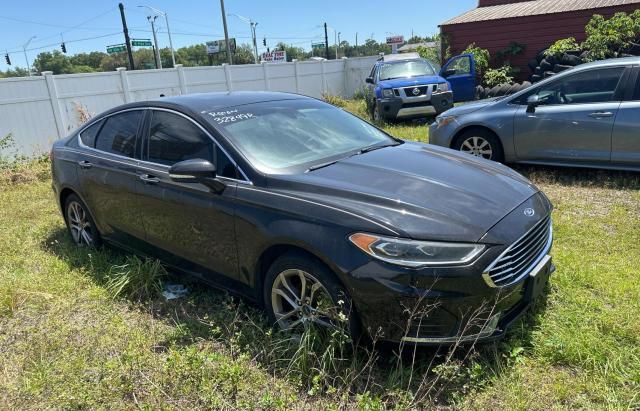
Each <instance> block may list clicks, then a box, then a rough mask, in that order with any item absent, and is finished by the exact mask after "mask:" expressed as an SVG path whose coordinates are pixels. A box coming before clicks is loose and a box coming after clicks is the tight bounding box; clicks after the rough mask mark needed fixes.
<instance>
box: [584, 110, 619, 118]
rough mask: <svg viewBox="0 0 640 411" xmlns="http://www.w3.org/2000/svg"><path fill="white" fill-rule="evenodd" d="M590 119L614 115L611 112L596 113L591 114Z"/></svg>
mask: <svg viewBox="0 0 640 411" xmlns="http://www.w3.org/2000/svg"><path fill="white" fill-rule="evenodd" d="M589 117H593V118H604V117H613V113H612V112H610V111H596V112H595V113H591V114H589Z"/></svg>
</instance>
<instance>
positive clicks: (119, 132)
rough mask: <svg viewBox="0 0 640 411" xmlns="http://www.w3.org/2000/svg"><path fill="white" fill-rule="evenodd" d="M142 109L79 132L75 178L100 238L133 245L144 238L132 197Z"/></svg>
mask: <svg viewBox="0 0 640 411" xmlns="http://www.w3.org/2000/svg"><path fill="white" fill-rule="evenodd" d="M143 115H144V110H142V109H132V110H127V111H123V112H119V113H116V114H112V115H110V116H108V117H106V118H105V119H102V120H100V121H98V122H96V123H94V124H91V125H90V126H88V127H87V128H85V129H84V130H82V131H81V132H80V146H81V147H82V148H83V149H82V150H80V151H81V153H82V154H79V157H80V158H79V162H78V177H79V181H80V191H81V195H82V198H83V200H84V202H85V203H86V204H87V206H88V207H89V210H90V211H91V213H92V215H93V217H94V219H95V221H96V224H97V225H98V228H99V229H100V232H101V234H102V236H103V237H105V238H106V239H108V240H111V241H115V242H117V243H119V244H121V245H124V246H130V247H132V248H136V247H137V245H139V244H140V243H141V242H142V241H143V239H144V235H145V233H144V229H143V227H142V225H141V223H140V216H139V214H138V213H137V210H136V209H135V207H134V202H135V199H136V187H137V181H138V180H137V178H138V177H137V174H136V169H137V166H138V160H137V159H136V152H137V151H138V150H139V137H138V136H139V135H140V129H141V124H142V118H143Z"/></svg>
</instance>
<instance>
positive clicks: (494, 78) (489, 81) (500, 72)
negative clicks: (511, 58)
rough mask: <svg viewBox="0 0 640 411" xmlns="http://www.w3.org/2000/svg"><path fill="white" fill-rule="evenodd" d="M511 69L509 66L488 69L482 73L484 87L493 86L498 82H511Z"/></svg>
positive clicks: (497, 84)
mask: <svg viewBox="0 0 640 411" xmlns="http://www.w3.org/2000/svg"><path fill="white" fill-rule="evenodd" d="M512 74H513V69H512V68H511V67H510V66H507V65H505V66H502V67H498V68H496V69H488V70H487V71H486V72H485V73H484V77H483V83H484V85H485V87H495V86H499V85H500V84H511V83H512V82H513V75H512Z"/></svg>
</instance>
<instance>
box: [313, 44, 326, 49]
mask: <svg viewBox="0 0 640 411" xmlns="http://www.w3.org/2000/svg"><path fill="white" fill-rule="evenodd" d="M311 48H312V49H314V50H322V49H324V43H311Z"/></svg>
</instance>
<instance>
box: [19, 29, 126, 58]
mask: <svg viewBox="0 0 640 411" xmlns="http://www.w3.org/2000/svg"><path fill="white" fill-rule="evenodd" d="M121 34H122V32H121V31H118V32H115V33H109V34H103V35H101V36H93V37H84V38H81V39H74V40H65V41H64V42H65V43H78V42H81V41H87V40H95V39H101V38H105V37H113V36H118V35H121ZM58 44H59V43H57V42H56V43H51V44H45V45H44V46H39V47H32V48H29V49H26V50H25V51H36V50H42V49H47V48H50V47H54V46H56V47H57V46H58ZM20 51H22V50H15V49H13V50H10V51H7V54H9V55H11V54H14V53H18V52H20Z"/></svg>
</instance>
